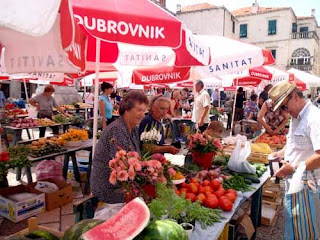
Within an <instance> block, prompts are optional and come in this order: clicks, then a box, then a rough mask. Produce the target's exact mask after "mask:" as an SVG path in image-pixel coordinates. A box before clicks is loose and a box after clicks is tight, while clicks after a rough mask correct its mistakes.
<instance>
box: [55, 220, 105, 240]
mask: <svg viewBox="0 0 320 240" xmlns="http://www.w3.org/2000/svg"><path fill="white" fill-rule="evenodd" d="M101 223H103V221H102V220H99V219H85V220H82V221H80V222H77V223H76V224H74V225H72V226H71V227H70V228H69V229H68V230H67V231H65V233H64V235H63V236H62V238H61V240H78V239H80V237H81V235H82V234H83V233H85V232H87V231H89V230H90V229H92V228H93V227H95V226H97V225H99V224H101Z"/></svg>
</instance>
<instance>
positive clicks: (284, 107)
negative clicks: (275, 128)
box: [281, 95, 292, 111]
mask: <svg viewBox="0 0 320 240" xmlns="http://www.w3.org/2000/svg"><path fill="white" fill-rule="evenodd" d="M291 98H292V96H290V95H289V96H288V100H287V102H286V103H285V104H282V105H281V109H282V110H284V111H287V110H288V103H289V101H290V99H291Z"/></svg>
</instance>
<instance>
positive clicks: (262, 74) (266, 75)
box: [249, 67, 272, 80]
mask: <svg viewBox="0 0 320 240" xmlns="http://www.w3.org/2000/svg"><path fill="white" fill-rule="evenodd" d="M249 74H250V76H251V77H256V78H261V79H264V80H271V79H272V73H271V72H269V71H268V70H267V69H265V68H264V67H256V68H251V69H249Z"/></svg>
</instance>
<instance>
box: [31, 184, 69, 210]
mask: <svg viewBox="0 0 320 240" xmlns="http://www.w3.org/2000/svg"><path fill="white" fill-rule="evenodd" d="M41 181H47V182H51V183H54V184H56V185H57V187H58V188H59V190H58V191H55V192H52V193H45V196H46V210H47V211H51V210H53V209H56V208H58V207H61V206H64V205H66V204H68V203H71V202H72V186H71V184H69V183H66V182H65V181H61V180H57V179H53V178H50V179H43V180H41ZM33 185H34V186H35V185H36V183H33Z"/></svg>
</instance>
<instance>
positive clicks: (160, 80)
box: [132, 67, 190, 85]
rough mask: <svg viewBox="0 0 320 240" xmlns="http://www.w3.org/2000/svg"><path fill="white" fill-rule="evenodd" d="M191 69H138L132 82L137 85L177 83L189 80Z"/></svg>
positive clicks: (133, 75)
mask: <svg viewBox="0 0 320 240" xmlns="http://www.w3.org/2000/svg"><path fill="white" fill-rule="evenodd" d="M189 77H190V67H182V68H178V67H160V68H152V69H151V68H149V69H137V70H134V71H133V74H132V82H133V83H135V84H143V85H146V84H147V85H148V84H164V83H176V82H181V81H184V80H187V79H189Z"/></svg>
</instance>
